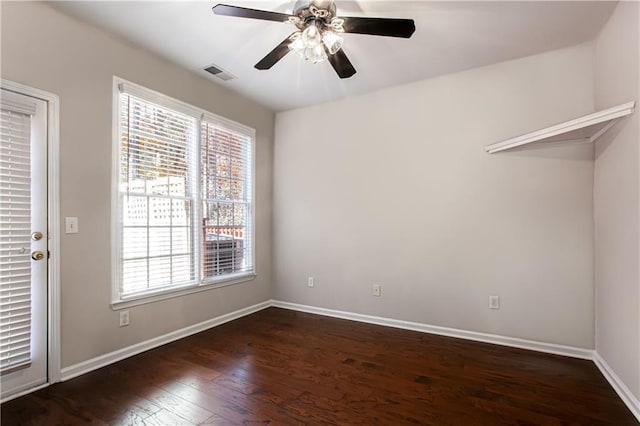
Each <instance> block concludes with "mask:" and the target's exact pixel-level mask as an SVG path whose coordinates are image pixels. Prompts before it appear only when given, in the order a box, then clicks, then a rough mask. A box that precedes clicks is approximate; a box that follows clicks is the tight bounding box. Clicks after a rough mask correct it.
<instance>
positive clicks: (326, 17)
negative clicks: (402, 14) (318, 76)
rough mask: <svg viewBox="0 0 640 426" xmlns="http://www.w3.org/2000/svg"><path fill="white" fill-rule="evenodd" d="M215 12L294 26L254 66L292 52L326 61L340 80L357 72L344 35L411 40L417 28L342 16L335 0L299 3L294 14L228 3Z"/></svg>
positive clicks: (408, 23) (408, 21)
mask: <svg viewBox="0 0 640 426" xmlns="http://www.w3.org/2000/svg"><path fill="white" fill-rule="evenodd" d="M213 12H214V13H215V14H216V15H226V16H236V17H239V18H252V19H261V20H265V21H276V22H288V23H291V24H293V25H295V27H296V31H295V32H293V33H292V34H291V35H290V36H289V37H287V38H286V39H284V40H283V41H282V43H280V44H279V45H277V46H276V47H275V49H273V50H272V51H271V52H269V53H268V54H267V56H265V57H264V58H262V59H261V60H260V62H258V63H257V64H256V65H255V67H256V68H257V69H259V70H268V69H270V68H271V67H272V66H274V65H275V64H276V63H277V62H278V61H279V60H280V59H282V58H283V57H284V56H285V55H286V54H287V53H289V51H291V50H293V51H294V52H296V53H297V54H298V55H300V57H302V58H303V59H305V60H309V61H311V62H313V63H317V62H321V61H323V60H325V59H327V60H328V61H329V63H330V64H331V66H332V67H333V69H334V70H335V71H336V73H337V74H338V76H339V77H340V78H349V77H351V76H352V75H354V74H355V73H356V70H355V68H354V67H353V65H352V64H351V61H349V58H347V55H346V54H345V53H344V51H343V50H342V45H343V42H344V39H343V38H342V36H340V34H341V33H356V34H369V35H377V36H386V37H403V38H409V37H411V35H412V34H413V32H414V31H415V29H416V26H415V24H414V22H413V19H396V18H362V17H348V16H340V17H339V16H337V9H336V5H335V3H334V2H333V0H297V1H296V2H295V5H294V9H293V14H292V15H287V14H285V13H279V12H270V11H267V10H259V9H249V8H245V7H239V6H230V5H227V4H218V5H216V6H214V7H213Z"/></svg>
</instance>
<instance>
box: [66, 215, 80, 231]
mask: <svg viewBox="0 0 640 426" xmlns="http://www.w3.org/2000/svg"><path fill="white" fill-rule="evenodd" d="M64 232H65V233H66V234H77V233H78V218H77V217H65V218H64Z"/></svg>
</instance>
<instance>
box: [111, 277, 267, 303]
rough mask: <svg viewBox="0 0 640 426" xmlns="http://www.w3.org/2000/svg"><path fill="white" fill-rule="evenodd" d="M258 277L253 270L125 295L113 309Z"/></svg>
mask: <svg viewBox="0 0 640 426" xmlns="http://www.w3.org/2000/svg"><path fill="white" fill-rule="evenodd" d="M255 278H256V274H255V273H253V272H251V273H248V274H243V275H235V276H233V277H228V278H224V279H219V280H216V281H212V282H209V283H207V282H205V283H203V284H200V285H193V286H189V287H180V288H173V289H168V290H161V291H158V292H157V293H151V294H149V293H147V294H141V295H136V296H131V297H125V298H123V299H121V300H118V301H115V302H112V303H111V309H112V310H114V311H118V310H120V309H125V308H131V307H133V306H138V305H145V304H147V303H153V302H159V301H161V300H167V299H173V298H175V297H181V296H186V295H187V294H193V293H199V292H201V291H208V290H213V289H216V288H220V287H226V286H229V285H234V284H240V283H244V282H247V281H253V280H254V279H255Z"/></svg>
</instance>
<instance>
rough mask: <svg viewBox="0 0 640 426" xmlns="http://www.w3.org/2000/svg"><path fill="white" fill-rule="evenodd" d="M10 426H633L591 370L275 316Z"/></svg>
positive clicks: (586, 365)
mask: <svg viewBox="0 0 640 426" xmlns="http://www.w3.org/2000/svg"><path fill="white" fill-rule="evenodd" d="M1 411H2V425H50V424H70V425H73V424H96V425H98V424H112V425H129V424H131V425H162V426H166V425H200V424H214V425H266V424H279V425H298V424H340V425H348V424H364V425H377V424H381V425H403V424H424V425H501V424H519V425H562V424H567V425H568V424H571V425H578V424H583V425H616V426H621V425H632V424H637V423H636V422H635V419H634V417H633V416H632V414H631V413H630V411H629V410H628V409H627V408H626V407H625V406H624V404H623V403H622V401H621V400H620V399H619V398H618V397H617V396H616V394H615V393H614V391H613V390H612V389H611V387H610V386H609V384H608V383H607V382H606V380H605V379H604V377H603V376H602V375H601V374H600V372H599V371H598V370H597V368H596V367H595V365H594V364H593V363H592V362H590V361H583V360H577V359H571V358H566V357H561V356H555V355H547V354H541V353H537V352H530V351H525V350H520V349H513V348H506V347H501V346H495V345H490V344H484V343H477V342H470V341H464V340H458V339H453V338H447V337H442V336H435V335H429V334H422V333H418V332H412V331H406V330H398V329H393V328H387V327H380V326H375V325H369V324H362V323H358V322H353V321H346V320H340V319H335V318H328V317H323V316H318V315H311V314H305V313H299V312H294V311H289V310H284V309H277V308H269V309H266V310H263V311H260V312H258V313H255V314H253V315H250V316H247V317H244V318H241V319H238V320H236V321H233V322H230V323H227V324H225V325H222V326H219V327H217V328H214V329H211V330H209V331H206V332H203V333H200V334H197V335H194V336H191V337H188V338H185V339H182V340H180V341H177V342H174V343H171V344H168V345H165V346H163V347H160V348H157V349H154V350H151V351H148V352H145V353H143V354H140V355H138V356H135V357H132V358H129V359H127V360H124V361H121V362H118V363H116V364H113V365H110V366H108V367H105V368H102V369H100V370H97V371H94V372H92V373H89V374H86V375H84V376H81V377H78V378H76V379H73V380H69V381H67V382H64V383H59V384H55V385H52V386H50V387H48V388H46V389H43V390H40V391H38V392H35V393H32V394H30V395H27V396H24V397H21V398H18V399H15V400H13V401H10V402H7V403H5V404H3V405H2V407H1Z"/></svg>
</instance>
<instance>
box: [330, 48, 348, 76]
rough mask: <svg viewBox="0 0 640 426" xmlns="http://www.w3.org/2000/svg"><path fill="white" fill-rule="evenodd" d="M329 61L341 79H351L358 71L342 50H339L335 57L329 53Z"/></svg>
mask: <svg viewBox="0 0 640 426" xmlns="http://www.w3.org/2000/svg"><path fill="white" fill-rule="evenodd" d="M325 51H326V48H325ZM327 59H328V60H329V63H330V64H331V66H332V67H333V69H334V70H336V74H338V77H340V78H349V77H351V76H352V75H354V74H355V73H356V69H355V68H354V67H353V65H351V61H350V60H349V58H347V55H346V54H345V53H344V50H342V49H340V50H338V51H337V52H336V53H334V54H333V55H330V54H329V52H327Z"/></svg>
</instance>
